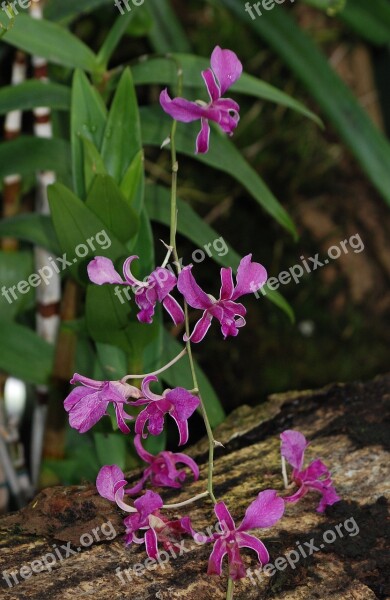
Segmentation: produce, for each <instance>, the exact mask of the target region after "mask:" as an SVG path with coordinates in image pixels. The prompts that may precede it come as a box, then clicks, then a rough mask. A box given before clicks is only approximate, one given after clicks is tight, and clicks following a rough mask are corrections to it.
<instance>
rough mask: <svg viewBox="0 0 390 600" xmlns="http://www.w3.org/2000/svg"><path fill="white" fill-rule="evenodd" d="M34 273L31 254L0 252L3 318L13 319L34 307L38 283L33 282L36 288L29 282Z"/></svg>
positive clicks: (0, 304) (1, 312) (0, 303)
mask: <svg viewBox="0 0 390 600" xmlns="http://www.w3.org/2000/svg"><path fill="white" fill-rule="evenodd" d="M0 225H1V222H0ZM33 273H34V261H33V256H32V253H31V252H26V251H19V252H5V251H0V282H1V296H0V314H1V316H2V318H8V319H12V318H13V317H14V316H15V315H16V314H18V313H21V312H23V311H24V310H25V309H26V307H28V306H29V305H33V303H34V287H35V286H36V283H37V282H36V281H35V280H33V283H34V287H33V286H31V284H30V283H29V282H28V278H29V276H30V275H31V274H33ZM35 279H36V278H35ZM26 282H27V283H26ZM41 285H42V281H41Z"/></svg>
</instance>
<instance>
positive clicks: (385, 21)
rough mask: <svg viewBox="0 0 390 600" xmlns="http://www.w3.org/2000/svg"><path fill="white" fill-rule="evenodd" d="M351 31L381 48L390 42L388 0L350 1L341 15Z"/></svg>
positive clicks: (389, 5)
mask: <svg viewBox="0 0 390 600" xmlns="http://www.w3.org/2000/svg"><path fill="white" fill-rule="evenodd" d="M339 16H340V19H342V20H343V21H344V22H345V23H347V25H348V26H349V27H351V29H353V30H354V31H356V32H357V33H358V34H359V35H361V36H362V37H363V38H364V39H366V40H368V41H369V42H371V43H373V44H377V45H380V46H383V45H386V44H389V42H390V4H389V2H388V0H370V2H367V0H348V1H347V3H346V6H345V8H344V10H343V11H342V12H341V13H340V15H339Z"/></svg>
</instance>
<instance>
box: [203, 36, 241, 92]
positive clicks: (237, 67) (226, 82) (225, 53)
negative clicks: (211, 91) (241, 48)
mask: <svg viewBox="0 0 390 600" xmlns="http://www.w3.org/2000/svg"><path fill="white" fill-rule="evenodd" d="M210 62H211V68H212V70H213V71H214V73H215V75H216V77H217V79H218V81H219V85H220V88H221V95H223V94H224V93H225V92H226V90H227V89H229V88H230V86H232V85H233V84H234V83H235V82H236V81H237V79H239V78H240V77H241V74H242V64H241V62H240V61H239V60H238V58H237V55H236V54H235V53H234V52H232V51H231V50H222V48H220V47H219V46H216V47H215V48H214V50H213V53H212V55H211V61H210Z"/></svg>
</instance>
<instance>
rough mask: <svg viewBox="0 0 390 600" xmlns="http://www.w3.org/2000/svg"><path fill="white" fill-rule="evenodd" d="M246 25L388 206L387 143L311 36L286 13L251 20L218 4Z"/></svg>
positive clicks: (233, 1) (237, 8)
mask: <svg viewBox="0 0 390 600" xmlns="http://www.w3.org/2000/svg"><path fill="white" fill-rule="evenodd" d="M221 2H222V3H223V4H224V5H225V6H227V7H228V8H230V9H231V10H232V11H233V12H234V13H235V14H236V15H237V17H238V18H239V19H241V20H243V21H245V22H248V21H249V25H250V26H251V27H253V29H254V30H255V31H256V32H257V33H258V34H259V35H260V36H261V37H262V38H264V39H265V40H266V41H267V42H268V43H269V44H270V46H272V47H273V48H274V50H275V51H276V52H277V53H278V54H280V56H282V58H283V60H284V61H285V62H286V64H287V65H289V66H290V68H291V69H292V70H293V71H294V73H295V74H296V75H297V77H299V79H301V80H302V81H303V83H304V84H305V85H306V87H307V89H308V90H309V91H310V93H311V94H312V95H313V97H314V98H315V99H316V100H317V102H318V104H319V105H320V106H321V107H322V109H323V111H324V113H325V114H326V116H327V117H328V119H329V120H330V121H331V122H332V123H333V125H334V126H335V127H336V129H337V130H338V132H339V133H340V135H341V137H342V138H343V140H344V141H345V143H346V144H347V145H348V147H349V148H350V150H351V152H352V153H353V154H354V155H355V157H356V158H357V160H358V161H359V162H360V164H361V166H362V168H363V169H364V171H365V172H366V173H367V175H368V177H369V178H370V179H371V181H372V183H373V184H374V185H375V186H376V188H377V189H378V190H379V192H380V193H381V194H382V196H383V198H384V199H385V200H386V202H387V203H388V204H390V144H389V142H388V141H387V140H386V139H385V138H384V137H383V136H382V135H381V134H380V132H379V131H378V130H377V129H376V127H375V125H374V124H373V123H372V121H371V120H370V118H369V116H368V115H367V113H366V112H365V111H364V110H363V108H361V106H360V105H359V103H358V101H357V100H356V98H355V96H354V95H353V93H352V92H351V91H350V90H349V88H348V87H347V86H346V85H345V84H344V83H343V82H342V81H341V79H340V78H339V77H338V75H337V74H336V73H335V72H334V71H333V69H332V68H331V67H330V65H329V63H328V61H327V59H326V57H325V56H324V55H323V54H322V53H321V52H320V50H319V49H318V48H317V46H316V45H315V44H314V42H313V41H312V40H311V39H310V37H309V36H308V35H307V34H306V33H304V32H303V31H301V30H300V28H299V27H298V25H297V23H296V22H295V21H294V20H293V19H292V17H290V15H289V14H288V13H287V11H286V10H285V9H283V8H282V7H279V8H278V10H271V11H268V12H267V14H263V16H262V17H261V18H259V19H256V20H253V21H252V20H251V19H250V18H249V17H248V14H247V13H246V12H245V10H244V3H243V2H242V1H241V0H221Z"/></svg>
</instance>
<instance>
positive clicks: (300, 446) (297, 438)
mask: <svg viewBox="0 0 390 600" xmlns="http://www.w3.org/2000/svg"><path fill="white" fill-rule="evenodd" d="M280 439H281V440H282V445H281V454H282V456H284V458H285V459H286V460H287V462H288V463H289V464H290V465H291V466H292V467H294V469H298V470H301V468H302V465H303V460H304V455H305V450H306V448H307V446H308V445H309V443H308V442H307V440H306V438H305V436H304V435H303V434H302V433H300V432H299V431H294V430H292V429H287V430H286V431H283V433H281V434H280Z"/></svg>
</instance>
